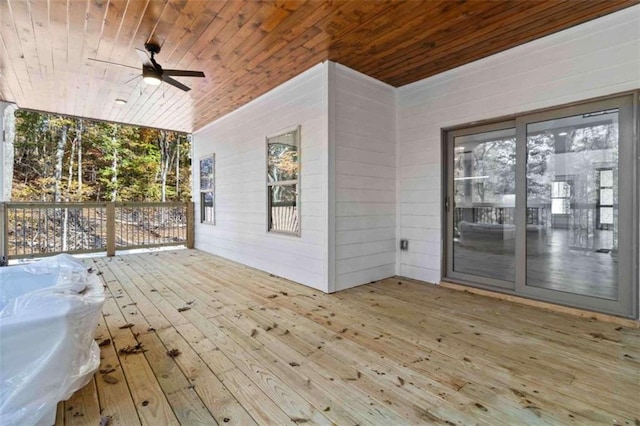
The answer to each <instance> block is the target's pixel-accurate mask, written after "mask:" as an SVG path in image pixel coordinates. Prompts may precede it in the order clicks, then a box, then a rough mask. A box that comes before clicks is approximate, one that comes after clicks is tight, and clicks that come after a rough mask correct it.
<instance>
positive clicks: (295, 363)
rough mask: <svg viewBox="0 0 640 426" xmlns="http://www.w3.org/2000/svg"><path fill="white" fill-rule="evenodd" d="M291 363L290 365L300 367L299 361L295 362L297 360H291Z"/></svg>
mask: <svg viewBox="0 0 640 426" xmlns="http://www.w3.org/2000/svg"><path fill="white" fill-rule="evenodd" d="M289 365H290V366H292V367H300V364H298V363H297V362H295V361H291V362H290V363H289Z"/></svg>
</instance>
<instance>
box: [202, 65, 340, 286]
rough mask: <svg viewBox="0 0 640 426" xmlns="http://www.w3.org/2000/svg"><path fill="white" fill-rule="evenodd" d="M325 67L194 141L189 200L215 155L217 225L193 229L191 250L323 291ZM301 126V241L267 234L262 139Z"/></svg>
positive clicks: (210, 127) (218, 123) (263, 98)
mask: <svg viewBox="0 0 640 426" xmlns="http://www.w3.org/2000/svg"><path fill="white" fill-rule="evenodd" d="M326 73H327V64H326V63H324V64H319V65H317V66H315V67H314V68H312V69H310V70H308V71H307V72H305V73H303V74H301V75H299V76H297V77H295V78H294V79H292V80H290V81H289V82H287V83H285V84H284V85H282V86H279V87H277V88H276V89H274V90H272V91H271V92H269V93H267V94H265V95H263V96H261V97H260V98H258V99H256V100H254V101H252V102H250V103H249V104H247V105H245V106H243V107H242V108H240V109H238V110H236V111H234V112H233V113H231V114H229V115H227V116H225V117H223V118H221V119H219V120H217V121H215V122H213V123H211V124H210V125H208V126H207V127H205V128H204V129H202V130H200V131H198V132H196V133H195V134H194V135H193V164H194V167H193V169H194V170H193V173H194V177H193V182H194V188H195V190H196V191H195V192H194V199H195V201H196V204H197V203H198V202H199V198H198V194H197V190H198V185H199V176H198V173H199V170H198V167H197V165H198V159H199V158H200V157H202V156H204V155H206V154H209V153H215V154H216V170H215V179H216V180H215V190H216V206H215V207H216V224H215V226H212V225H209V224H200V223H199V206H198V205H196V216H197V217H196V240H195V244H196V248H198V249H201V250H204V251H207V252H210V253H213V254H216V255H219V256H223V257H226V258H229V259H232V260H235V261H237V262H240V263H243V264H246V265H249V266H252V267H255V268H258V269H262V270H264V271H268V272H270V273H272V274H275V275H278V276H282V277H286V278H289V279H291V280H294V281H296V282H299V283H302V284H305V285H308V286H311V287H314V288H317V289H320V290H323V291H328V288H327V268H326V264H327V173H328V166H327V161H328V160H327V139H328V137H327V96H326V92H327V85H326ZM297 125H300V126H301V175H300V181H301V189H300V190H301V195H300V197H301V206H300V222H301V237H300V238H298V237H295V236H287V235H278V234H273V233H268V232H267V231H266V229H267V204H266V203H267V200H266V197H267V195H266V142H265V138H266V137H267V136H268V135H273V134H276V133H277V132H279V131H282V130H287V129H290V128H292V127H294V126H297Z"/></svg>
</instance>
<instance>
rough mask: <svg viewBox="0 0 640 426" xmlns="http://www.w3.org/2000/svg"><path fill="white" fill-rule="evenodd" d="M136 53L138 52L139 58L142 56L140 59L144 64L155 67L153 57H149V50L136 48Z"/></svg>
mask: <svg viewBox="0 0 640 426" xmlns="http://www.w3.org/2000/svg"><path fill="white" fill-rule="evenodd" d="M136 53H137V54H138V58H140V61H141V62H142V65H144V66H147V67H152V68H155V66H154V65H153V63H152V62H151V58H150V57H149V55H148V54H147V52H145V51H144V50H142V49H138V48H136Z"/></svg>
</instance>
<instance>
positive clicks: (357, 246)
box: [332, 64, 396, 290]
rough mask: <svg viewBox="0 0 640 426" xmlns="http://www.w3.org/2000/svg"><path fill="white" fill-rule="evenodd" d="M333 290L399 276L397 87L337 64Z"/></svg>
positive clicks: (334, 99) (335, 80)
mask: <svg viewBox="0 0 640 426" xmlns="http://www.w3.org/2000/svg"><path fill="white" fill-rule="evenodd" d="M334 70H335V75H334V80H333V81H334V84H335V87H334V92H333V93H334V97H333V102H334V104H333V105H332V107H333V108H334V117H335V123H334V132H335V133H334V135H335V140H334V143H335V216H336V217H335V253H334V255H335V289H336V290H342V289H345V288H349V287H353V286H356V285H360V284H365V283H369V282H371V281H375V280H379V279H382V278H386V277H389V276H393V275H394V274H395V268H396V250H395V247H396V212H395V210H396V208H395V205H396V176H395V175H396V171H395V167H396V158H395V89H394V88H392V87H391V86H387V85H385V84H383V83H381V82H378V81H376V80H374V79H372V78H370V77H367V76H364V75H362V74H359V73H357V72H355V71H353V70H350V69H348V68H346V67H344V66H342V65H339V64H336V65H335V68H334Z"/></svg>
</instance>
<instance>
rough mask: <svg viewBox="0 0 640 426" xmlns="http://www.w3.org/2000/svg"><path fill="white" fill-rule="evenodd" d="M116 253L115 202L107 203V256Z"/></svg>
mask: <svg viewBox="0 0 640 426" xmlns="http://www.w3.org/2000/svg"><path fill="white" fill-rule="evenodd" d="M115 255H116V203H107V256H115Z"/></svg>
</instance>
